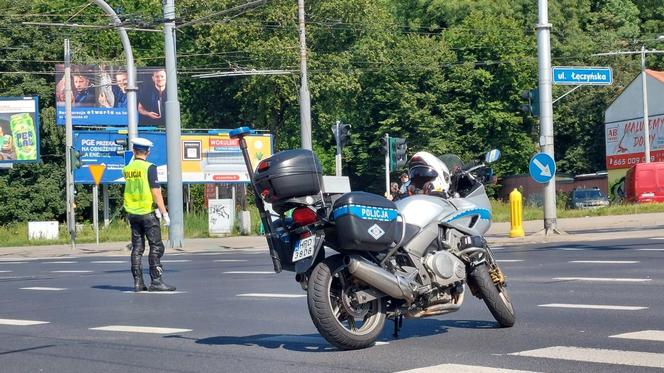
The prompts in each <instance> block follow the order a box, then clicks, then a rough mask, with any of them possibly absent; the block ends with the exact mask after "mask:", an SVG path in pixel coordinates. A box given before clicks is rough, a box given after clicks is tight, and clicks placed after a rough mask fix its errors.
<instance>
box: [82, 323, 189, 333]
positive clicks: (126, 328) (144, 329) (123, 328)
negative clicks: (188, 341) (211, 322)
mask: <svg viewBox="0 0 664 373" xmlns="http://www.w3.org/2000/svg"><path fill="white" fill-rule="evenodd" d="M90 330H101V331H106V332H127V333H150V334H176V333H187V332H190V331H191V329H177V328H157V327H152V326H131V325H108V326H99V327H96V328H90Z"/></svg>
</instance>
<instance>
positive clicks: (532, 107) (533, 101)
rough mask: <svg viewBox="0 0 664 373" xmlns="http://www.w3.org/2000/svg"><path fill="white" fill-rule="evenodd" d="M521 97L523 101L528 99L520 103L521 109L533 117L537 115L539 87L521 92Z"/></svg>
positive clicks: (538, 111) (538, 113)
mask: <svg viewBox="0 0 664 373" xmlns="http://www.w3.org/2000/svg"><path fill="white" fill-rule="evenodd" d="M521 98H522V99H523V100H525V101H528V103H527V104H525V103H524V104H523V105H521V111H523V112H524V113H526V114H529V115H532V116H534V117H539V115H540V103H539V88H534V89H531V90H529V91H523V92H521Z"/></svg>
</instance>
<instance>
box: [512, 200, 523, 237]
mask: <svg viewBox="0 0 664 373" xmlns="http://www.w3.org/2000/svg"><path fill="white" fill-rule="evenodd" d="M510 215H511V222H512V229H511V230H510V238H514V237H524V236H525V235H526V233H525V232H524V231H523V224H522V223H523V199H522V198H521V193H520V192H519V191H518V190H516V188H515V189H514V190H513V191H512V193H510Z"/></svg>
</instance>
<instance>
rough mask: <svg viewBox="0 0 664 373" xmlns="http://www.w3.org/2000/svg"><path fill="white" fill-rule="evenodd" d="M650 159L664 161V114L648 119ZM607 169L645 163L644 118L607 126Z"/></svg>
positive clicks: (612, 123) (607, 124) (617, 122)
mask: <svg viewBox="0 0 664 373" xmlns="http://www.w3.org/2000/svg"><path fill="white" fill-rule="evenodd" d="M648 124H649V125H648V130H649V135H650V136H649V137H650V158H651V161H653V162H661V161H664V114H658V115H653V116H650V117H648ZM604 129H605V140H606V168H607V169H608V170H612V169H618V168H629V167H632V166H633V165H635V164H637V163H640V162H645V136H644V126H643V118H635V119H629V120H623V121H616V122H611V123H606V124H605V127H604Z"/></svg>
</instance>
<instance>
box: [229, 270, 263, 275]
mask: <svg viewBox="0 0 664 373" xmlns="http://www.w3.org/2000/svg"><path fill="white" fill-rule="evenodd" d="M224 273H225V274H227V275H274V274H275V273H274V271H228V272H224Z"/></svg>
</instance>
